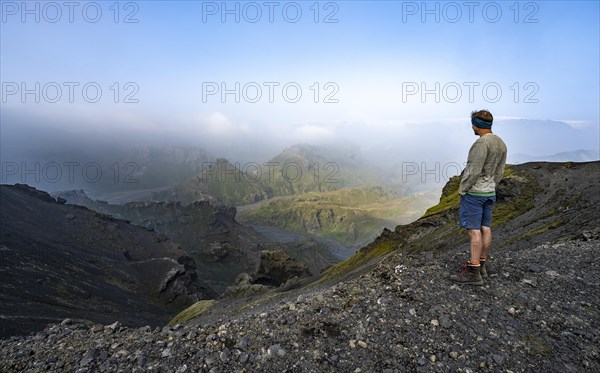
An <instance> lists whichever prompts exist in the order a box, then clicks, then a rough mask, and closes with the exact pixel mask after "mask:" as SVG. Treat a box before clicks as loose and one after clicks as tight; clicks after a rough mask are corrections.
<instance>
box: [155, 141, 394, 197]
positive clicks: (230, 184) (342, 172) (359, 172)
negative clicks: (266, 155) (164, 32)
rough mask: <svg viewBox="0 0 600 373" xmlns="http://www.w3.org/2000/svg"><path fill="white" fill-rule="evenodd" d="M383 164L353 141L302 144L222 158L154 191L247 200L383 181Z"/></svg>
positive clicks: (179, 195)
mask: <svg viewBox="0 0 600 373" xmlns="http://www.w3.org/2000/svg"><path fill="white" fill-rule="evenodd" d="M381 183H382V182H381V179H380V178H379V177H378V170H377V169H376V168H375V167H374V166H373V165H371V164H369V163H367V162H366V161H365V160H364V159H363V158H362V156H361V154H360V150H359V148H357V147H352V146H333V147H325V146H316V145H308V144H299V145H294V146H292V147H289V148H287V149H284V150H283V151H282V152H281V153H280V154H278V155H277V156H275V157H273V158H272V159H271V160H269V161H268V162H263V163H258V162H249V163H245V164H241V163H236V164H232V163H230V162H229V161H227V160H225V159H217V161H216V162H214V163H213V164H211V165H205V168H204V169H203V172H202V173H200V174H199V175H196V176H195V177H193V178H191V179H190V180H188V181H186V182H184V183H182V184H180V185H178V186H176V187H173V188H170V189H167V190H164V191H160V192H156V193H154V194H153V195H152V198H153V199H156V200H177V201H182V202H184V203H190V202H193V201H197V200H212V199H214V200H217V201H220V202H226V203H232V204H236V205H244V204H249V203H254V202H258V201H261V200H264V199H269V198H272V197H276V196H287V195H294V194H301V193H307V192H324V191H331V190H337V189H341V188H348V187H362V186H378V185H381Z"/></svg>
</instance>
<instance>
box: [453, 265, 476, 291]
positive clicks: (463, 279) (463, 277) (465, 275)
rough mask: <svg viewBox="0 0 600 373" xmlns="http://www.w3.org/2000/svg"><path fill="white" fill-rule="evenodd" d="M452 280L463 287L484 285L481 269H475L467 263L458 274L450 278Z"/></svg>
mask: <svg viewBox="0 0 600 373" xmlns="http://www.w3.org/2000/svg"><path fill="white" fill-rule="evenodd" d="M450 280H451V281H452V282H455V283H457V284H461V285H462V284H464V285H476V286H481V285H483V280H482V279H481V267H479V266H478V267H475V266H472V265H469V264H468V263H466V264H464V265H463V266H462V268H461V269H460V271H458V273H457V274H455V275H452V276H450Z"/></svg>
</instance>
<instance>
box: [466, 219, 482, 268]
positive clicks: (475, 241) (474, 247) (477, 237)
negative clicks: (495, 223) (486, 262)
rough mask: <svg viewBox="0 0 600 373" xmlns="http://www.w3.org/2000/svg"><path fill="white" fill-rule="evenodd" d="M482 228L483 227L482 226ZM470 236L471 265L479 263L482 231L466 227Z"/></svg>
mask: <svg viewBox="0 0 600 373" xmlns="http://www.w3.org/2000/svg"><path fill="white" fill-rule="evenodd" d="M482 228H483V227H482ZM467 232H468V233H469V237H470V238H471V261H470V263H471V264H472V265H479V258H481V256H482V251H483V240H482V231H481V230H479V229H468V230H467Z"/></svg>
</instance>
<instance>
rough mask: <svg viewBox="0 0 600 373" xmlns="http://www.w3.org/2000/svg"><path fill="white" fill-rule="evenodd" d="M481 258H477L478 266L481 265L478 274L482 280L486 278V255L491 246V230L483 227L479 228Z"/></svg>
mask: <svg viewBox="0 0 600 373" xmlns="http://www.w3.org/2000/svg"><path fill="white" fill-rule="evenodd" d="M481 241H482V245H481V246H482V247H481V256H480V257H479V264H480V265H481V269H480V271H479V272H480V273H481V277H482V278H487V277H488V273H487V264H486V262H487V253H488V250H489V249H490V246H491V244H492V230H491V229H490V227H486V226H484V225H482V226H481Z"/></svg>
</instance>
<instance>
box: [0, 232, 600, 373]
mask: <svg viewBox="0 0 600 373" xmlns="http://www.w3.org/2000/svg"><path fill="white" fill-rule="evenodd" d="M465 251H466V250H465V248H457V249H454V250H447V251H443V252H439V253H435V254H434V253H431V252H424V253H418V254H410V255H409V254H406V253H401V252H393V253H392V254H391V255H389V256H388V257H386V258H385V259H384V260H383V261H382V262H380V263H379V264H378V265H377V266H376V267H375V268H374V269H372V270H371V271H369V272H368V273H366V274H364V275H362V276H360V277H359V278H356V279H352V280H348V281H344V282H340V283H337V284H335V285H332V286H326V285H323V286H321V287H316V286H315V287H312V288H311V287H309V288H308V289H307V288H305V289H299V290H296V291H292V292H289V293H284V294H282V295H281V296H280V297H278V298H276V299H273V300H272V301H271V302H268V303H261V304H260V305H259V306H257V307H255V308H250V309H249V310H246V311H245V312H237V311H236V310H233V309H232V310H231V312H229V313H226V314H223V316H222V317H220V318H219V319H216V320H213V321H211V322H207V321H204V322H203V321H202V319H201V318H200V319H195V320H192V321H190V322H189V323H187V324H186V325H176V326H174V327H170V328H169V327H163V328H155V329H152V328H150V327H142V328H137V329H132V328H126V327H122V326H120V325H119V324H118V323H115V324H113V325H104V326H103V325H94V326H86V325H82V324H75V323H74V322H72V321H70V320H65V321H63V323H61V324H55V325H51V326H49V327H47V328H46V329H45V330H44V331H43V332H39V333H37V334H33V335H30V336H27V337H11V338H10V339H8V340H2V341H0V371H2V372H13V371H22V370H25V371H55V372H56V371H76V372H92V371H100V372H103V371H134V372H135V371H139V372H141V371H160V372H188V371H194V372H195V371H202V372H205V371H206V372H329V371H339V372H404V371H410V372H412V371H417V372H419V371H434V372H525V371H526V372H530V371H531V372H598V371H600V348H599V347H598V346H599V345H600V344H599V339H600V317H599V312H600V311H599V309H600V304H599V303H600V260H599V256H600V234H599V233H598V230H595V231H592V232H584V233H582V234H581V235H580V236H579V239H577V240H568V241H560V240H558V241H554V242H552V243H545V244H538V245H536V246H532V247H529V248H527V249H526V250H525V249H520V250H508V249H506V250H497V252H494V253H493V254H492V256H491V258H490V260H488V265H489V270H488V271H489V273H490V278H489V279H487V280H486V281H485V284H484V286H482V287H472V286H467V287H459V286H458V285H453V284H451V283H450V282H449V281H448V280H447V279H446V276H447V275H448V274H449V273H450V272H453V271H454V270H455V269H456V267H457V266H458V265H459V264H460V262H461V261H462V260H464V259H466V252H465Z"/></svg>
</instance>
